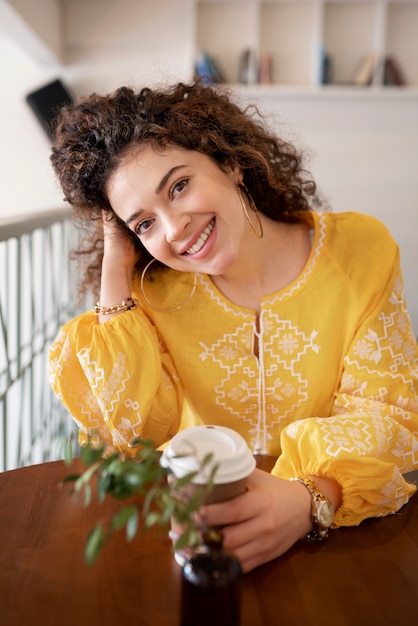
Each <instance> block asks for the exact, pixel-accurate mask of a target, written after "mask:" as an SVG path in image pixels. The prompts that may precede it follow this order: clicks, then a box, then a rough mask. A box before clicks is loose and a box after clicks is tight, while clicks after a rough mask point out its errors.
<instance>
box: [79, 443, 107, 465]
mask: <svg viewBox="0 0 418 626" xmlns="http://www.w3.org/2000/svg"><path fill="white" fill-rule="evenodd" d="M104 450H105V446H104V445H101V446H98V447H97V448H94V447H93V446H92V445H91V444H90V443H88V444H87V445H86V446H85V447H84V448H82V450H81V454H80V458H81V462H82V463H83V465H86V466H88V465H91V464H92V463H96V461H99V460H100V459H101V457H102V455H103V453H104Z"/></svg>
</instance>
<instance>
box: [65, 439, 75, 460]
mask: <svg viewBox="0 0 418 626" xmlns="http://www.w3.org/2000/svg"><path fill="white" fill-rule="evenodd" d="M64 461H65V464H66V465H71V463H72V462H73V446H72V441H71V439H67V440H66V442H65V445H64Z"/></svg>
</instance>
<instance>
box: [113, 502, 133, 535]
mask: <svg viewBox="0 0 418 626" xmlns="http://www.w3.org/2000/svg"><path fill="white" fill-rule="evenodd" d="M132 516H136V517H138V509H137V508H136V506H125V507H124V508H123V509H121V510H120V511H119V512H118V513H116V515H115V517H114V518H113V520H112V523H111V528H112V529H114V530H118V529H119V528H122V527H123V526H125V524H126V523H127V522H128V521H129V519H130V518H131V517H132Z"/></svg>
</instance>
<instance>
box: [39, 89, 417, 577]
mask: <svg viewBox="0 0 418 626" xmlns="http://www.w3.org/2000/svg"><path fill="white" fill-rule="evenodd" d="M52 163H53V166H54V169H55V172H56V174H57V176H58V179H59V181H60V184H61V186H62V189H63V191H64V194H65V198H66V200H67V201H68V202H70V203H71V205H72V206H73V207H74V209H75V211H76V212H77V215H78V216H79V217H80V218H81V219H82V220H83V221H84V223H86V224H89V225H90V230H89V231H88V232H90V239H89V241H87V240H86V241H85V242H84V244H83V247H84V250H83V252H84V254H87V253H88V252H90V253H91V258H90V260H89V264H88V267H87V274H86V277H85V280H84V284H83V287H84V288H87V287H88V288H91V289H92V290H93V292H95V293H96V294H99V301H98V304H97V305H96V307H95V308H94V309H93V311H88V312H86V313H84V314H83V315H81V316H79V317H78V318H76V319H74V320H72V321H71V322H69V323H68V324H66V325H65V326H64V328H63V329H62V331H61V333H60V335H59V336H58V337H57V340H56V342H55V343H54V345H53V346H52V349H51V356H50V379H51V384H52V386H53V388H54V390H55V391H56V393H57V394H58V395H59V397H60V398H61V399H62V402H63V403H64V404H65V405H66V406H67V408H68V410H69V411H70V413H71V414H72V415H73V417H74V419H75V420H76V422H77V424H78V426H79V428H80V441H81V442H82V443H83V442H85V441H86V440H87V438H89V437H92V436H94V437H95V436H98V437H99V438H100V439H101V440H102V441H105V442H106V443H107V444H108V446H109V450H112V449H116V450H118V451H121V452H123V453H125V454H127V455H129V454H132V449H131V448H130V447H129V443H130V441H131V440H132V439H133V438H134V437H138V436H139V437H147V438H150V439H152V440H153V441H154V442H155V445H156V446H160V445H162V444H164V442H166V441H167V440H169V439H170V437H172V436H173V435H174V434H175V433H176V432H178V431H179V430H180V429H183V428H186V427H187V426H190V425H194V424H199V423H209V424H222V425H225V426H229V427H230V428H233V429H235V430H236V431H238V432H239V433H241V435H242V436H243V437H244V438H245V439H246V441H247V442H248V445H249V446H250V447H251V448H252V450H253V451H254V453H256V454H270V455H274V456H277V457H278V460H277V462H276V464H275V467H274V469H273V471H272V474H271V475H270V474H267V473H264V472H261V471H258V470H256V471H255V472H254V474H253V475H252V476H251V478H250V480H249V482H248V490H247V492H246V493H245V494H244V495H243V496H240V497H239V498H237V499H235V500H233V501H231V502H228V503H223V504H218V505H211V506H208V507H205V511H204V514H205V518H206V520H207V522H208V523H209V524H227V525H228V526H227V527H226V528H225V545H226V547H227V548H229V549H231V550H233V551H234V552H235V553H236V555H237V556H238V558H239V559H240V561H241V563H242V566H243V569H244V571H248V570H250V569H252V568H254V567H256V566H257V565H259V564H261V563H263V562H266V561H268V560H270V559H272V558H274V557H276V556H278V555H280V554H283V553H284V552H285V551H286V550H287V549H288V548H289V547H290V546H291V545H293V544H294V543H295V542H296V541H297V540H298V539H300V538H301V537H303V536H304V535H305V534H308V535H309V537H310V538H314V539H323V538H325V537H326V535H327V532H328V528H329V527H330V526H331V525H332V526H333V527H338V526H341V525H356V524H359V523H360V522H361V521H362V520H363V519H365V518H367V517H372V516H381V515H386V514H388V513H392V512H395V511H397V510H399V508H400V507H402V506H403V505H404V504H405V503H406V502H407V501H408V499H409V497H410V496H411V495H412V494H413V493H414V491H415V487H414V486H413V485H411V484H408V482H407V481H406V480H405V479H404V478H403V474H404V473H406V472H408V471H410V470H412V469H414V468H417V467H418V454H417V449H418V415H417V413H418V397H417V396H418V393H417V392H418V369H417V368H418V351H417V344H416V340H415V337H414V335H413V332H412V327H411V323H410V319H409V316H408V313H407V309H406V305H405V301H404V294H403V284H402V278H401V272H400V265H399V252H398V248H397V246H396V244H395V242H394V241H393V239H392V238H391V236H390V234H389V233H388V232H387V230H386V228H385V227H384V226H383V225H382V224H381V223H380V222H378V221H377V220H376V219H374V218H371V217H367V216H364V215H360V214H356V213H345V214H333V213H329V212H321V211H314V210H313V209H312V208H313V206H314V205H315V203H316V196H315V184H314V183H313V181H312V180H311V179H310V177H309V175H308V174H307V172H306V171H305V170H304V169H303V166H302V161H301V157H300V155H299V154H298V152H297V151H296V150H295V149H294V147H293V146H292V145H289V144H288V143H287V142H284V141H283V140H281V139H280V138H278V137H276V136H274V135H273V134H271V133H270V132H268V130H267V129H266V128H264V126H263V125H262V122H261V119H260V118H259V117H257V115H256V111H255V110H253V109H248V110H245V111H244V110H241V109H240V108H239V107H238V106H236V105H235V104H234V103H233V102H232V101H231V100H230V99H229V98H228V97H227V96H226V95H225V94H224V93H222V92H221V91H220V90H218V89H216V90H215V89H213V88H211V87H204V86H202V85H201V84H199V83H196V84H193V85H183V84H179V85H176V86H173V87H171V88H168V89H161V90H158V89H156V90H150V89H143V90H142V91H140V92H139V93H135V92H133V91H132V90H131V89H128V88H121V89H119V90H118V91H117V92H115V93H114V94H112V95H109V96H97V95H92V96H90V97H87V98H84V99H81V100H80V101H78V102H76V103H75V104H74V105H71V106H69V107H67V108H65V109H64V110H63V111H62V113H61V116H60V118H59V121H58V124H57V129H56V134H55V145H54V147H53V154H52ZM86 232H87V231H86ZM99 284H100V287H99ZM291 479H296V480H291Z"/></svg>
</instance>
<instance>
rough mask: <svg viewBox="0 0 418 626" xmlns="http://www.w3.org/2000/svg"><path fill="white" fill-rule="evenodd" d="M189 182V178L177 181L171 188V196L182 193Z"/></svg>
mask: <svg viewBox="0 0 418 626" xmlns="http://www.w3.org/2000/svg"><path fill="white" fill-rule="evenodd" d="M188 182H189V179H188V178H182V179H181V180H178V181H176V182H175V183H174V185H173V186H172V187H171V189H170V198H175V196H176V195H178V194H179V193H181V192H182V191H183V190H184V189H185V188H186V187H187V183H188Z"/></svg>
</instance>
